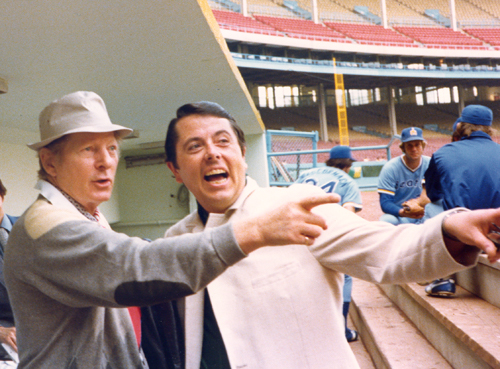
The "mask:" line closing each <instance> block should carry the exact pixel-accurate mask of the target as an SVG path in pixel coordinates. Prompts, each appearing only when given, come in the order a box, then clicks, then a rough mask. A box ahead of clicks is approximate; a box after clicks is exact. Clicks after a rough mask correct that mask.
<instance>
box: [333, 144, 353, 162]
mask: <svg viewBox="0 0 500 369" xmlns="http://www.w3.org/2000/svg"><path fill="white" fill-rule="evenodd" d="M330 159H351V160H352V161H356V159H354V158H353V157H352V152H351V148H350V147H349V146H343V145H338V146H334V147H333V148H332V149H331V150H330Z"/></svg>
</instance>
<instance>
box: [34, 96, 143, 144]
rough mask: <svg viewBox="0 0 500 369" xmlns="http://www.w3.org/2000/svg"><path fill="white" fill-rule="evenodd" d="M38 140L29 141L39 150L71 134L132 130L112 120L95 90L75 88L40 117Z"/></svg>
mask: <svg viewBox="0 0 500 369" xmlns="http://www.w3.org/2000/svg"><path fill="white" fill-rule="evenodd" d="M39 128H40V141H39V142H36V143H33V144H28V147H29V148H30V149H33V150H39V149H41V148H42V147H44V146H47V145H48V144H50V143H51V142H52V141H54V140H57V139H58V138H60V137H62V136H64V135H68V134H70V133H80V132H91V133H106V132H117V133H118V138H123V137H125V136H128V135H129V134H130V133H132V131H133V130H132V129H130V128H127V127H123V126H119V125H117V124H113V123H111V120H110V119H109V115H108V111H107V110H106V106H105V105H104V101H103V100H102V98H101V97H100V96H99V95H97V94H96V93H95V92H89V91H78V92H73V93H71V94H69V95H65V96H63V97H61V98H60V99H57V100H54V101H52V102H51V103H50V104H49V105H48V106H47V107H46V108H45V109H43V110H42V112H41V113H40V116H39Z"/></svg>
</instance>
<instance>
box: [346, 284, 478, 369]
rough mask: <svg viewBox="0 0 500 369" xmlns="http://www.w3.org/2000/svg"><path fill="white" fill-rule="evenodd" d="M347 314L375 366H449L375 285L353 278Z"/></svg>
mask: <svg viewBox="0 0 500 369" xmlns="http://www.w3.org/2000/svg"><path fill="white" fill-rule="evenodd" d="M349 313H350V316H351V318H352V320H353V322H354V325H355V326H356V329H357V330H358V332H359V334H360V337H361V340H362V343H363V344H364V346H365V347H366V349H367V351H368V352H369V354H370V356H371V358H372V360H373V363H374V365H375V367H376V368H377V369H452V366H451V365H450V364H449V363H448V361H447V360H445V359H444V358H443V356H442V355H441V354H440V353H439V352H438V351H437V350H436V349H435V348H434V347H433V346H432V345H431V344H430V343H429V341H428V340H427V339H426V338H425V337H424V336H423V335H422V334H421V333H420V331H419V329H418V328H417V327H416V326H415V325H414V324H413V323H412V322H411V321H410V320H409V319H408V318H407V317H406V316H405V314H404V313H403V312H402V311H401V310H400V309H399V308H398V307H397V306H396V305H395V304H394V303H393V302H392V301H391V300H389V299H388V298H387V296H386V295H385V294H384V293H383V292H382V291H381V289H379V288H378V287H377V286H376V285H374V284H372V283H368V282H365V281H361V280H357V279H355V280H354V283H353V291H352V303H351V308H350V311H349ZM360 365H361V364H360ZM362 368H363V367H362ZM470 368H473V367H469V369H470ZM363 369H364V368H363Z"/></svg>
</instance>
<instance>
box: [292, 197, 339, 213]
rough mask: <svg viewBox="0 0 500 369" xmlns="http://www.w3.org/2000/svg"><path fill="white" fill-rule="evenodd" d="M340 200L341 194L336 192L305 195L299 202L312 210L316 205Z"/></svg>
mask: <svg viewBox="0 0 500 369" xmlns="http://www.w3.org/2000/svg"><path fill="white" fill-rule="evenodd" d="M339 201H340V196H339V195H337V194H336V193H325V194H324V195H315V196H309V197H305V198H303V199H301V200H299V202H298V204H299V205H300V206H302V207H303V208H304V209H306V210H311V209H312V208H314V207H315V206H318V205H324V204H333V203H337V202H339Z"/></svg>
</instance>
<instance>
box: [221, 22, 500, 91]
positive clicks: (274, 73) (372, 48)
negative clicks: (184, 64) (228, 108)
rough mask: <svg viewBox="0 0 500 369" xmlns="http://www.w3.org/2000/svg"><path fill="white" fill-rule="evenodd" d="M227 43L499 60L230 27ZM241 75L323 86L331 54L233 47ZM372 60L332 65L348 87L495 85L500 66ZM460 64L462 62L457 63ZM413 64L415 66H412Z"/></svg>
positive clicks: (494, 53) (485, 53)
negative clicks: (296, 55) (314, 56)
mask: <svg viewBox="0 0 500 369" xmlns="http://www.w3.org/2000/svg"><path fill="white" fill-rule="evenodd" d="M222 34H223V35H224V37H225V38H226V41H227V42H228V43H232V44H248V45H260V46H263V47H269V48H272V49H279V48H282V49H302V50H310V51H316V52H318V51H323V52H331V53H334V54H337V55H351V56H359V55H365V56H366V55H371V56H372V57H373V56H375V57H376V56H382V57H395V58H397V57H403V58H406V59H408V60H414V61H418V60H423V59H425V58H427V59H429V60H431V59H434V60H436V61H438V60H439V59H448V60H456V61H457V62H458V61H460V63H462V62H464V61H466V60H471V61H473V62H474V64H480V63H481V62H482V61H495V63H494V64H500V51H499V50H494V49H492V50H471V49H469V50H467V49H463V48H462V49H460V48H455V49H453V48H442V49H436V48H425V47H396V46H394V47H392V46H391V47H388V46H383V45H359V44H355V43H336V42H327V41H311V40H302V39H294V38H290V37H277V36H269V35H260V34H252V33H245V32H238V31H231V30H226V29H223V30H222ZM233 57H234V59H235V61H236V64H237V65H238V67H239V69H240V71H241V74H242V75H243V78H244V79H245V81H246V82H247V83H248V82H251V83H257V84H260V85H265V84H276V85H286V86H288V85H304V86H314V85H317V84H319V83H323V84H324V85H325V87H326V88H333V87H334V80H333V73H334V71H333V66H332V63H331V60H305V59H296V60H294V59H292V58H286V57H273V56H263V55H246V54H238V53H233ZM370 64H372V65H373V64H377V63H360V62H357V63H356V62H346V63H344V66H340V67H339V68H337V73H341V74H343V76H344V84H345V87H346V88H349V89H371V88H377V87H385V86H394V87H399V88H405V87H412V86H422V87H429V86H438V87H440V86H444V87H445V86H456V85H462V86H464V87H470V86H500V70H498V68H497V67H495V68H490V69H489V70H485V69H484V68H485V67H486V65H480V66H478V67H477V69H476V67H475V66H474V67H471V66H468V68H467V65H464V66H463V67H464V68H458V67H457V68H456V69H453V68H452V66H451V65H450V66H449V67H448V68H447V69H444V68H443V69H442V68H441V67H440V66H435V68H434V69H433V70H431V69H429V68H427V67H426V68H425V69H419V67H416V68H415V69H411V67H410V68H408V66H401V65H400V64H396V63H393V64H390V65H388V66H385V65H379V66H378V67H373V66H370ZM461 67H462V66H461ZM417 68H418V69H417Z"/></svg>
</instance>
